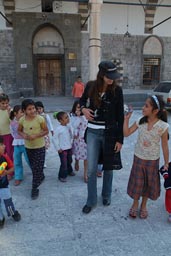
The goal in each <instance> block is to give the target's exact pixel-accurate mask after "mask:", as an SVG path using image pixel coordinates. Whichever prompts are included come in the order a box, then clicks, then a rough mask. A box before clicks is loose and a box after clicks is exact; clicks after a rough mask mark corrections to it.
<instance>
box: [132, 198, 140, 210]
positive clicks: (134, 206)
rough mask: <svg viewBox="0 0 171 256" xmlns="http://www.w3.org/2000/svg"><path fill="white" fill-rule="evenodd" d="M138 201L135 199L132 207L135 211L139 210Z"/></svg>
mask: <svg viewBox="0 0 171 256" xmlns="http://www.w3.org/2000/svg"><path fill="white" fill-rule="evenodd" d="M138 203H139V202H138V200H137V199H134V201H133V204H132V207H131V208H133V209H135V210H137V209H138Z"/></svg>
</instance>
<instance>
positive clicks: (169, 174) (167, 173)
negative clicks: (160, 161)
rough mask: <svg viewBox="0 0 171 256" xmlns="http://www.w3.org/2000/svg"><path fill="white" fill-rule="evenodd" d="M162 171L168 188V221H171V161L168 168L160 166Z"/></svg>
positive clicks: (166, 195)
mask: <svg viewBox="0 0 171 256" xmlns="http://www.w3.org/2000/svg"><path fill="white" fill-rule="evenodd" d="M160 173H161V174H162V175H163V178H164V187H165V189H166V193H165V207H166V211H167V212H168V214H169V216H168V221H169V222H171V162H170V163H169V167H168V170H166V169H165V168H164V166H162V167H161V168H160Z"/></svg>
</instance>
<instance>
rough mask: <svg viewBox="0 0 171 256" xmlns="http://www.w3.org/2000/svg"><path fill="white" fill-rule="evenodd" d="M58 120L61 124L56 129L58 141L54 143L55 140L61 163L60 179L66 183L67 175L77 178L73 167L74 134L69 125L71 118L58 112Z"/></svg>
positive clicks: (64, 113)
mask: <svg viewBox="0 0 171 256" xmlns="http://www.w3.org/2000/svg"><path fill="white" fill-rule="evenodd" d="M56 118H57V120H58V121H59V123H60V124H59V126H58V127H57V129H56V135H57V141H54V139H53V140H52V141H53V144H54V146H55V148H56V150H57V151H58V154H59V157H60V161H61V166H60V169H59V174H58V179H59V180H60V181H61V182H66V181H67V180H66V178H67V175H70V176H75V173H74V172H73V169H72V165H71V164H72V141H73V134H72V128H71V126H70V125H69V116H68V114H67V113H66V112H63V111H60V112H58V113H57V114H56Z"/></svg>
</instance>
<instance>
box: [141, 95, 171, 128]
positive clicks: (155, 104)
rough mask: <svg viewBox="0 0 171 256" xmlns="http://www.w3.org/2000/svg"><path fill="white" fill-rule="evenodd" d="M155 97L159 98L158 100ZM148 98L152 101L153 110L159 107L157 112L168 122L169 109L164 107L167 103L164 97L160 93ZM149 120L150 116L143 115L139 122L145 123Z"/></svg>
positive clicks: (158, 115)
mask: <svg viewBox="0 0 171 256" xmlns="http://www.w3.org/2000/svg"><path fill="white" fill-rule="evenodd" d="M155 98H157V102H156V100H155ZM148 99H150V103H151V106H152V109H153V110H155V109H159V111H158V113H157V117H158V119H160V120H162V121H164V122H166V123H167V111H166V110H165V108H164V107H165V103H164V101H163V99H162V97H161V96H159V95H153V96H149V97H148ZM147 122H148V117H147V116H143V117H142V118H141V119H140V121H139V124H143V123H147Z"/></svg>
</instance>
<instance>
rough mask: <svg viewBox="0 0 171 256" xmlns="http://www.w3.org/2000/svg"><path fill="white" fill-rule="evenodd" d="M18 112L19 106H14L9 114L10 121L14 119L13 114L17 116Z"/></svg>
mask: <svg viewBox="0 0 171 256" xmlns="http://www.w3.org/2000/svg"><path fill="white" fill-rule="evenodd" d="M19 110H21V105H15V106H14V107H13V110H11V112H10V119H11V120H13V119H14V117H15V114H17V113H18V111H19Z"/></svg>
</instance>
